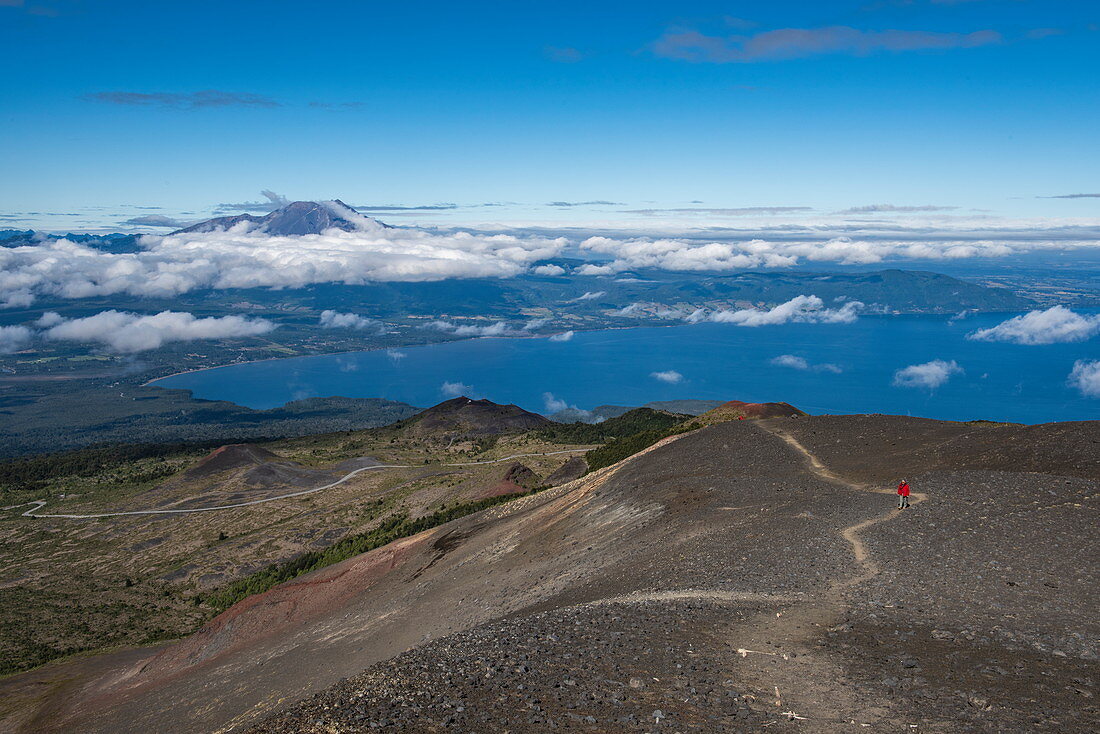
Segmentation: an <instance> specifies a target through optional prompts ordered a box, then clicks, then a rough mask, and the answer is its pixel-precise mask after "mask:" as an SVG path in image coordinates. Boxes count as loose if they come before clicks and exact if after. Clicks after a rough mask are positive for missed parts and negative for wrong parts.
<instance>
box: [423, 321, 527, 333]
mask: <svg viewBox="0 0 1100 734" xmlns="http://www.w3.org/2000/svg"><path fill="white" fill-rule="evenodd" d="M425 327H426V328H429V329H435V330H436V331H444V332H447V333H449V334H454V335H456V336H508V335H510V334H515V333H516V332H514V331H512V330H511V329H509V328H508V324H506V323H504V322H503V321H497V322H496V323H493V324H489V325H488V326H474V325H472V324H463V325H461V326H460V325H459V324H453V323H451V322H450V321H432V322H430V323H428V324H426V325H425Z"/></svg>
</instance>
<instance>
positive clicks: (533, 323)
mask: <svg viewBox="0 0 1100 734" xmlns="http://www.w3.org/2000/svg"><path fill="white" fill-rule="evenodd" d="M549 323H550V319H531V320H530V321H528V322H527V323H526V324H524V325H523V330H524V331H534V330H535V329H541V328H542V327H544V326H546V325H547V324H549Z"/></svg>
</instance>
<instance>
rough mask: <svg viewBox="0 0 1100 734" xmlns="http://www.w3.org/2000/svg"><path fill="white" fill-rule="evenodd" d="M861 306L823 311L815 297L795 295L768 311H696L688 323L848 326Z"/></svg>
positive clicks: (845, 306) (748, 309)
mask: <svg viewBox="0 0 1100 734" xmlns="http://www.w3.org/2000/svg"><path fill="white" fill-rule="evenodd" d="M862 309H863V304H862V303H860V302H859V301H851V302H849V303H846V304H844V305H843V306H841V307H840V308H825V302H824V301H822V300H821V299H820V298H818V297H817V296H795V297H794V298H792V299H791V300H789V301H787V302H786V303H781V304H779V305H778V306H776V307H774V308H771V309H769V310H767V311H762V310H759V309H755V308H744V309H740V310H737V311H714V312H713V313H710V314H708V315H706V316H705V317H697V314H698V313H699V312H698V311H696V312H694V313H692V314H691V315H690V316H688V320H689V321H691V320H695V321H699V320H703V319H705V320H707V321H714V322H717V323H722V324H736V325H737V326H774V325H777V324H787V323H792V322H795V323H813V324H850V323H852V322H853V321H855V320H856V319H857V318H859V312H860V311H861V310H862Z"/></svg>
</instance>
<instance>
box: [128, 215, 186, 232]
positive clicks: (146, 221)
mask: <svg viewBox="0 0 1100 734" xmlns="http://www.w3.org/2000/svg"><path fill="white" fill-rule="evenodd" d="M122 224H125V225H129V226H132V227H170V228H172V229H180V228H181V227H186V226H187V225H188V224H189V223H188V222H182V221H180V220H179V219H175V218H173V217H166V216H164V215H163V214H146V215H144V216H141V217H131V218H130V219H126V220H124V221H123V222H122Z"/></svg>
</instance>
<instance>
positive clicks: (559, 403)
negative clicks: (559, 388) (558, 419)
mask: <svg viewBox="0 0 1100 734" xmlns="http://www.w3.org/2000/svg"><path fill="white" fill-rule="evenodd" d="M542 404H543V405H544V406H545V407H546V412H547V413H558V412H560V411H562V410H565V409H566V408H568V407H569V403H567V402H565V401H564V400H558V399H557V398H555V397H554V393H552V392H544V393H543V394H542Z"/></svg>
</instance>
